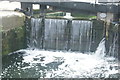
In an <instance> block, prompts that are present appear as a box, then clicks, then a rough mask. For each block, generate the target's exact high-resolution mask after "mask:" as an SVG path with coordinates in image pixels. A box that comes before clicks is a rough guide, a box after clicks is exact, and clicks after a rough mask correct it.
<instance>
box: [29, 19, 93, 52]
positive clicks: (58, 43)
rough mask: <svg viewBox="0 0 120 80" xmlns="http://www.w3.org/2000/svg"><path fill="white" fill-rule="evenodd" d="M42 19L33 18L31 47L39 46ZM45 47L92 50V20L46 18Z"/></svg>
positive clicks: (81, 50) (82, 50)
mask: <svg viewBox="0 0 120 80" xmlns="http://www.w3.org/2000/svg"><path fill="white" fill-rule="evenodd" d="M40 24H41V19H34V18H32V19H31V37H30V44H29V45H30V47H34V48H39V49H40V47H39V46H40V45H41V44H40V42H41V34H40V31H41V30H40V29H41V25H40ZM44 27H45V32H44V34H45V35H43V36H44V44H43V45H44V49H53V50H72V51H80V52H90V47H91V39H92V22H91V21H84V20H73V21H71V22H69V21H68V20H62V19H45V26H44Z"/></svg>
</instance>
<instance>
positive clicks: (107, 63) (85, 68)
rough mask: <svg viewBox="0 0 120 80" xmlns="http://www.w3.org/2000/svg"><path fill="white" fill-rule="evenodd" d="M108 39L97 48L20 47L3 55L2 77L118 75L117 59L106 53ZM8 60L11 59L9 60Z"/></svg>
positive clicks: (116, 76)
mask: <svg viewBox="0 0 120 80" xmlns="http://www.w3.org/2000/svg"><path fill="white" fill-rule="evenodd" d="M104 43H105V40H104V39H103V40H102V41H101V42H100V44H99V46H98V48H97V50H96V52H95V53H90V52H89V54H83V53H79V52H70V51H47V50H38V49H35V50H31V49H26V50H20V51H17V52H14V53H12V54H10V55H9V56H7V57H5V58H3V62H5V63H3V73H2V77H3V78H118V77H119V76H120V75H119V73H118V70H119V69H120V67H119V66H118V61H117V59H115V58H113V57H104V56H103V55H104V54H105V47H104V46H105V44H104ZM6 60H9V61H6Z"/></svg>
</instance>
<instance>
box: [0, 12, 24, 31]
mask: <svg viewBox="0 0 120 80" xmlns="http://www.w3.org/2000/svg"><path fill="white" fill-rule="evenodd" d="M24 21H25V15H24V14H22V13H19V12H14V11H0V25H1V27H2V30H3V31H8V30H10V29H13V28H16V27H20V26H23V25H24Z"/></svg>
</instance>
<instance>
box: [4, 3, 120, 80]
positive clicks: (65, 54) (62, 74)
mask: <svg viewBox="0 0 120 80" xmlns="http://www.w3.org/2000/svg"><path fill="white" fill-rule="evenodd" d="M25 4H28V5H25ZM32 4H33V3H24V2H22V5H23V6H22V7H23V9H27V10H28V11H26V12H24V13H25V14H26V21H25V27H26V34H25V35H26V40H27V49H22V50H19V51H16V52H13V53H10V54H9V55H6V56H3V62H4V63H3V71H2V77H3V78H115V79H118V78H119V76H120V74H119V72H118V70H120V66H119V65H118V63H119V60H118V59H119V52H118V51H119V47H120V46H119V44H118V43H119V31H118V30H119V26H120V25H119V23H116V22H115V23H114V22H112V23H111V22H110V23H109V24H110V25H109V26H108V22H109V21H110V20H109V21H108V22H107V21H106V20H107V17H104V15H103V14H102V18H103V19H104V20H103V21H101V20H100V21H99V22H97V20H92V19H89V20H74V19H73V20H72V19H47V18H46V17H45V16H46V15H45V11H46V10H45V9H46V5H41V11H40V16H39V18H34V16H33V11H32ZM45 4H47V3H45ZM58 4H59V3H58ZM62 4H64V3H62ZM76 5H77V4H76ZM89 5H91V4H89ZM102 7H103V6H102ZM109 10H110V9H109ZM105 12H106V11H105ZM115 13H116V12H115ZM98 15H99V14H98ZM100 15H101V14H100ZM101 24H102V25H101ZM103 24H104V25H103ZM106 26H107V27H106ZM9 73H11V74H9Z"/></svg>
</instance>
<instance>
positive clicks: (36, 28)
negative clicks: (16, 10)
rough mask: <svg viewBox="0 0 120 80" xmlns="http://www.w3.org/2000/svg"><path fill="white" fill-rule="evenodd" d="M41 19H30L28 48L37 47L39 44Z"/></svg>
mask: <svg viewBox="0 0 120 80" xmlns="http://www.w3.org/2000/svg"><path fill="white" fill-rule="evenodd" d="M41 21H42V19H34V18H32V19H31V31H30V43H29V46H30V48H38V47H39V46H40V35H41V34H40V30H41V25H40V24H41Z"/></svg>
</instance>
